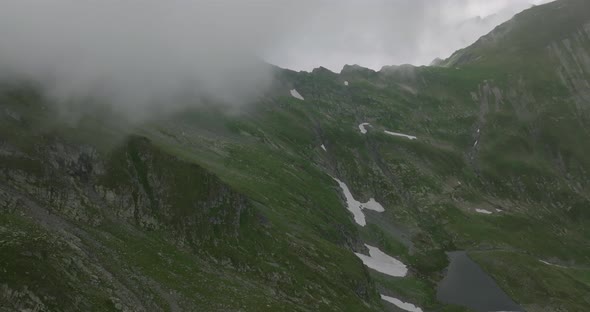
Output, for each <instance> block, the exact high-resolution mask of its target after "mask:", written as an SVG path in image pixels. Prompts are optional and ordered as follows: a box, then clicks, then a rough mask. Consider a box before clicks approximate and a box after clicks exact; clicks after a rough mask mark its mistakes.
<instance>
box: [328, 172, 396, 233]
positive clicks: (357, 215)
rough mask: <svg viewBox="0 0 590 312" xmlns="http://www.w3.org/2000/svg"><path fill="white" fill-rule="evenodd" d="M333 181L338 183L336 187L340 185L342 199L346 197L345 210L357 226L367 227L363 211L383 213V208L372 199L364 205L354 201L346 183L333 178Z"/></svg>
mask: <svg viewBox="0 0 590 312" xmlns="http://www.w3.org/2000/svg"><path fill="white" fill-rule="evenodd" d="M333 179H334V180H336V182H338V185H340V188H341V189H342V192H343V193H344V197H346V205H347V209H348V210H349V211H350V212H352V214H353V216H354V221H355V222H356V223H357V224H358V225H360V226H365V225H367V222H366V221H365V214H364V213H363V209H369V210H373V211H377V212H383V211H385V208H383V206H381V204H379V203H378V202H377V201H376V200H375V199H374V198H371V199H369V201H368V202H366V203H361V202H359V201H358V200H356V199H354V197H353V196H352V193H351V192H350V189H349V188H348V186H347V185H346V183H344V182H342V181H340V180H338V179H336V178H333Z"/></svg>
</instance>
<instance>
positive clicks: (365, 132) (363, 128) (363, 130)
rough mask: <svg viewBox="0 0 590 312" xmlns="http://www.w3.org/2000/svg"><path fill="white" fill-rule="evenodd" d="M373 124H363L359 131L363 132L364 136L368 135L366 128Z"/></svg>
mask: <svg viewBox="0 0 590 312" xmlns="http://www.w3.org/2000/svg"><path fill="white" fill-rule="evenodd" d="M370 125H371V124H370V123H368V122H363V123H362V124H360V125H359V130H360V131H361V133H362V134H367V128H365V127H366V126H370Z"/></svg>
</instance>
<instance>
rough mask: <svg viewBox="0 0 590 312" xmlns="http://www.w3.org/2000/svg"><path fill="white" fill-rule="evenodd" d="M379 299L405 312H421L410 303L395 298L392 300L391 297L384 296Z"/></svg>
mask: <svg viewBox="0 0 590 312" xmlns="http://www.w3.org/2000/svg"><path fill="white" fill-rule="evenodd" d="M381 299H383V300H385V301H387V302H389V303H392V304H393V305H395V306H396V307H398V308H400V309H402V310H405V311H410V312H422V309H420V308H418V307H417V306H415V305H413V304H411V303H407V302H403V301H401V300H399V299H397V298H393V297H389V296H385V295H381Z"/></svg>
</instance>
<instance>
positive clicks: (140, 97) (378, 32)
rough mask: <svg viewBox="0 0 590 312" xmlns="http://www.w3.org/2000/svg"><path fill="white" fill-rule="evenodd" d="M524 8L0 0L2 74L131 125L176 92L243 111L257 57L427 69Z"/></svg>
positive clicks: (256, 77) (402, 2)
mask: <svg viewBox="0 0 590 312" xmlns="http://www.w3.org/2000/svg"><path fill="white" fill-rule="evenodd" d="M535 1H536V2H548V1H544V0H535ZM531 2H533V0H439V1H431V0H366V1H360V0H339V1H336V0H300V1H288V0H254V1H241V0H239V1H238V0H217V1H213V0H194V1H189V0H167V1H158V0H100V1H99V0H88V1H80V0H3V1H0V75H3V76H4V77H12V76H13V75H19V76H22V77H25V78H29V79H34V80H37V81H41V82H42V83H43V84H44V85H45V87H46V90H47V93H48V94H49V95H51V96H52V97H54V98H55V99H57V100H58V102H62V103H63V102H65V103H67V102H71V101H72V99H77V98H84V97H86V96H99V97H100V96H103V97H104V98H105V99H108V102H110V103H112V105H113V107H114V108H115V109H117V110H119V111H121V112H123V113H126V114H128V115H130V116H135V117H137V118H143V117H145V116H143V115H149V114H153V112H154V111H164V112H166V111H174V110H176V109H178V108H180V107H183V106H184V105H186V103H182V101H174V100H170V99H174V95H177V94H186V93H190V94H192V95H194V96H197V97H206V98H212V99H214V100H216V101H221V102H225V103H230V104H233V105H239V104H242V103H245V102H248V101H249V100H251V99H254V98H256V96H257V95H258V94H260V92H262V91H263V90H264V88H265V87H266V86H268V84H269V83H270V80H271V78H272V77H271V72H270V70H269V67H267V66H263V65H262V64H261V59H264V60H266V61H268V62H271V63H274V64H277V65H279V66H283V67H288V68H292V69H305V70H310V69H312V68H314V67H317V66H320V65H322V66H324V67H328V68H331V69H333V70H335V71H338V70H340V68H341V67H342V66H343V65H344V64H354V63H358V64H360V65H363V66H367V67H372V68H380V67H381V66H383V65H388V64H400V63H414V64H425V63H428V62H429V61H430V60H432V59H434V58H435V57H437V56H442V57H444V56H447V55H449V54H450V53H451V52H453V51H454V50H455V49H458V48H461V47H462V46H464V45H466V44H468V43H470V42H472V41H474V40H475V39H477V37H479V36H481V35H483V34H485V33H486V32H487V31H489V30H491V29H492V28H493V26H495V25H496V24H498V23H500V22H502V21H504V20H507V19H508V18H510V17H511V16H512V15H513V14H514V13H516V12H517V11H519V10H521V9H524V8H526V7H527V6H529V5H530V3H531Z"/></svg>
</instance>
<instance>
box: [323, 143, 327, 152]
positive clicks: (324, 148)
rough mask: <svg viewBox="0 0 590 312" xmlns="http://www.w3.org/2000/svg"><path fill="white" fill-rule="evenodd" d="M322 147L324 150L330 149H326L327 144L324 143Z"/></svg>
mask: <svg viewBox="0 0 590 312" xmlns="http://www.w3.org/2000/svg"><path fill="white" fill-rule="evenodd" d="M322 149H323V150H324V151H326V152H327V151H328V150H327V149H326V146H325V145H324V144H322Z"/></svg>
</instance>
